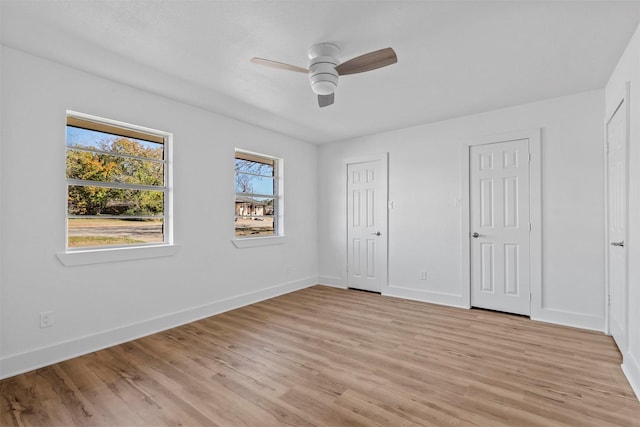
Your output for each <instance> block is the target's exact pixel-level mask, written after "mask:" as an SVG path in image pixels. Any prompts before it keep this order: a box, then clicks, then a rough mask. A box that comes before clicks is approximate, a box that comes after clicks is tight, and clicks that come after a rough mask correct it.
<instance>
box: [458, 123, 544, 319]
mask: <svg viewBox="0 0 640 427" xmlns="http://www.w3.org/2000/svg"><path fill="white" fill-rule="evenodd" d="M520 139H528V140H529V154H530V156H531V157H530V161H529V221H530V223H531V232H530V234H529V289H530V292H531V309H530V317H531V318H532V319H534V318H536V317H539V315H540V313H541V311H542V129H541V128H535V129H528V130H521V131H513V132H506V133H501V134H495V135H486V136H480V137H476V138H472V139H469V140H467V141H464V142H462V143H461V144H460V145H461V153H460V156H461V162H462V171H461V172H462V180H461V184H462V191H461V194H462V197H461V198H460V200H461V215H460V216H461V224H460V248H461V257H460V259H461V264H460V272H461V278H460V279H461V280H460V283H461V286H460V289H461V294H462V297H463V305H464V306H466V307H468V308H471V242H470V236H471V222H470V220H471V217H470V208H471V203H470V198H471V189H470V188H469V179H470V177H471V174H470V171H469V167H470V161H469V157H470V153H471V147H473V146H475V145H485V144H495V143H499V142H508V141H516V140H520Z"/></svg>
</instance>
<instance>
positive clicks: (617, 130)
mask: <svg viewBox="0 0 640 427" xmlns="http://www.w3.org/2000/svg"><path fill="white" fill-rule="evenodd" d="M625 104H626V103H625V102H624V101H623V102H622V103H621V104H620V105H619V107H618V109H617V110H616V111H615V112H614V113H613V115H612V116H611V118H610V119H609V121H608V122H607V126H606V137H607V147H608V152H607V181H608V184H607V195H608V197H607V199H608V200H607V218H608V224H607V227H608V235H609V247H608V252H609V253H608V260H609V265H608V269H607V270H608V283H609V301H610V302H609V330H610V332H611V335H612V336H613V338H614V339H615V341H616V343H617V344H618V347H619V348H620V350H621V351H625V350H626V343H627V251H626V248H625V246H624V245H625V235H626V225H627V215H626V213H627V171H626V169H627V168H626V162H627V129H628V127H627V116H626V110H627V106H626V105H625Z"/></svg>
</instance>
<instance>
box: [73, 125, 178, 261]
mask: <svg viewBox="0 0 640 427" xmlns="http://www.w3.org/2000/svg"><path fill="white" fill-rule="evenodd" d="M66 129H67V135H66V151H67V156H66V177H67V249H88V248H103V247H122V246H142V245H158V244H166V243H170V238H169V237H170V234H169V233H168V227H169V224H168V222H167V218H168V215H167V212H168V205H169V194H168V186H167V182H168V176H169V175H168V174H169V170H168V167H169V164H168V161H167V159H168V153H167V146H168V139H169V134H166V133H163V132H156V131H151V130H148V129H145V128H140V127H136V126H131V125H128V124H124V123H119V122H114V121H111V120H105V119H100V118H96V117H92V116H86V115H80V114H77V113H73V114H72V113H68V115H67V128H66Z"/></svg>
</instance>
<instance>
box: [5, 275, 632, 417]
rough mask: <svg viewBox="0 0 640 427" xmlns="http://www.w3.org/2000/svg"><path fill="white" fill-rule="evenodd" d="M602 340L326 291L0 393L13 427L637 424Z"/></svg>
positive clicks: (495, 317) (77, 363)
mask: <svg viewBox="0 0 640 427" xmlns="http://www.w3.org/2000/svg"><path fill="white" fill-rule="evenodd" d="M620 361H621V360H620V354H619V353H618V351H617V350H616V348H615V346H614V344H613V342H612V340H611V339H610V338H609V337H607V336H605V335H603V334H601V333H595V332H586V331H581V330H577V329H571V328H566V327H561V326H554V325H548V324H544V323H538V322H532V321H530V320H528V319H526V318H523V317H518V316H511V315H505V314H498V313H493V312H487V311H481V310H463V309H456V308H448V307H441V306H436V305H431V304H425V303H419V302H413V301H406V300H401V299H395V298H387V297H381V296H379V295H375V294H369V293H363V292H358V291H351V290H341V289H334V288H329V287H324V286H314V287H312V288H308V289H305V290H302V291H298V292H294V293H291V294H288V295H284V296H281V297H278V298H274V299H271V300H268V301H264V302H261V303H258V304H254V305H252V306H248V307H244V308H241V309H238V310H234V311H231V312H227V313H224V314H220V315H218V316H214V317H210V318H208V319H205V320H202V321H199V322H195V323H192V324H189V325H186V326H182V327H179V328H175V329H172V330H169V331H166V332H162V333H159V334H155V335H152V336H149V337H146V338H143V339H139V340H136V341H133V342H130V343H127V344H123V345H119V346H115V347H112V348H109V349H106V350H102V351H98V352H95V353H92V354H89V355H86V356H83V357H79V358H76V359H73V360H69V361H66V362H62V363H58V364H56V365H53V366H49V367H47V368H42V369H38V370H37V371H34V372H30V373H27V374H23V375H19V376H17V377H13V378H10V379H7V380H4V381H2V382H0V424H1V425H3V426H4V425H123V426H124V425H126V426H130V425H193V426H195V425H221V426H244V425H248V426H260V427H262V426H272V425H291V426H307V425H322V426H352V425H382V426H394V427H395V426H409V425H437V426H441V425H442V426H444V425H447V426H469V425H477V426H560V425H575V426H598V427H602V426H608V425H617V426H640V402H638V401H637V400H636V398H635V397H634V395H633V392H632V390H631V388H630V386H629V384H628V383H627V382H626V380H625V378H624V376H623V374H622V371H621V369H620V366H619V365H620Z"/></svg>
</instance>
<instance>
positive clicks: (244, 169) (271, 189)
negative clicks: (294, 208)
mask: <svg viewBox="0 0 640 427" xmlns="http://www.w3.org/2000/svg"><path fill="white" fill-rule="evenodd" d="M281 170H282V160H280V159H276V158H273V157H270V156H266V155H262V154H255V153H250V152H246V151H240V150H236V157H235V188H236V203H235V234H236V237H260V236H277V235H280V234H281V229H282V225H281V223H280V222H281V221H280V220H279V218H281V217H282V215H281V214H282V212H281V208H282V189H281V182H280V174H281Z"/></svg>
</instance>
